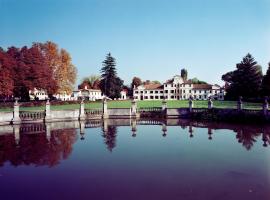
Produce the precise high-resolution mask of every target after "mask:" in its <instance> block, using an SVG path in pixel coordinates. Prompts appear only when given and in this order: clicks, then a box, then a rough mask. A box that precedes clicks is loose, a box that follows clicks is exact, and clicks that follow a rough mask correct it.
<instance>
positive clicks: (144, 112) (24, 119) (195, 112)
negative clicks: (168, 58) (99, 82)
mask: <svg viewBox="0 0 270 200" xmlns="http://www.w3.org/2000/svg"><path fill="white" fill-rule="evenodd" d="M107 104H108V102H107V99H106V98H105V99H103V104H102V108H96V109H95V108H91V109H85V104H84V101H83V100H82V101H81V103H80V108H79V109H74V110H51V105H50V102H49V100H47V102H46V105H45V110H44V111H20V105H19V103H18V100H17V99H16V101H15V103H14V110H13V112H12V113H11V112H0V125H5V124H10V123H12V124H20V123H31V122H37V121H44V122H54V121H67V120H68V121H76V120H80V121H84V120H87V119H102V118H103V119H108V118H116V119H117V118H119V119H120V118H121V119H123V118H136V119H137V118H140V117H146V118H147V117H149V118H153V117H155V118H193V117H194V116H195V117H198V116H201V115H202V114H204V115H205V116H206V117H207V118H210V119H211V116H212V117H213V116H214V115H219V116H226V117H228V116H230V115H231V116H237V115H239V116H240V115H241V116H244V115H245V117H246V116H252V117H254V118H256V117H257V116H258V118H264V119H267V120H268V121H270V112H268V109H269V105H268V99H267V98H265V100H264V102H263V105H262V109H245V108H244V107H243V101H242V98H241V97H240V98H239V101H238V102H237V108H236V109H235V108H230V109H227V108H226V109H225V108H215V107H214V106H213V102H212V100H211V99H209V100H208V104H207V107H206V108H196V107H194V101H193V100H192V99H189V102H188V107H187V108H168V107H167V101H166V100H163V101H162V105H161V107H139V108H138V107H137V102H136V101H135V100H133V101H132V102H131V107H130V108H108V105H107ZM205 116H204V117H205Z"/></svg>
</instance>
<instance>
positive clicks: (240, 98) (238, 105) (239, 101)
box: [237, 96, 243, 110]
mask: <svg viewBox="0 0 270 200" xmlns="http://www.w3.org/2000/svg"><path fill="white" fill-rule="evenodd" d="M242 109H243V102H242V97H241V96H240V97H239V100H238V102H237V110H242Z"/></svg>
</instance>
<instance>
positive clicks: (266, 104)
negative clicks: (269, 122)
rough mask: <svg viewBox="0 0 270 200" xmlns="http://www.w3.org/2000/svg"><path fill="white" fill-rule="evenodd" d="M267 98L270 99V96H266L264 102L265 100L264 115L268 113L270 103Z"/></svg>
mask: <svg viewBox="0 0 270 200" xmlns="http://www.w3.org/2000/svg"><path fill="white" fill-rule="evenodd" d="M267 100H268V98H267V97H265V98H264V102H263V114H264V115H267V113H268V108H269V104H268V101H267Z"/></svg>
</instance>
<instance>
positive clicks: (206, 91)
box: [133, 75, 225, 100]
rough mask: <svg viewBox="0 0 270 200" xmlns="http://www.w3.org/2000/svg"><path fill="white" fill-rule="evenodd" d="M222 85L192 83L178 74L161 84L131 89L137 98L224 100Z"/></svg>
mask: <svg viewBox="0 0 270 200" xmlns="http://www.w3.org/2000/svg"><path fill="white" fill-rule="evenodd" d="M224 96H225V90H224V87H221V86H219V85H210V84H193V83H192V82H191V81H190V80H188V81H184V80H183V78H182V77H181V76H179V75H176V76H174V77H173V78H172V79H171V80H168V81H167V82H166V83H164V84H163V85H161V84H153V83H152V84H145V85H140V86H138V87H137V88H134V90H133V97H134V99H137V100H160V99H167V100H187V99H189V98H192V99H195V100H207V99H209V97H211V98H212V99H215V100H224Z"/></svg>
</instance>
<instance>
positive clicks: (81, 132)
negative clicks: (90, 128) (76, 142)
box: [80, 120, 85, 140]
mask: <svg viewBox="0 0 270 200" xmlns="http://www.w3.org/2000/svg"><path fill="white" fill-rule="evenodd" d="M84 134H85V121H84V120H82V121H80V135H81V140H84Z"/></svg>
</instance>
